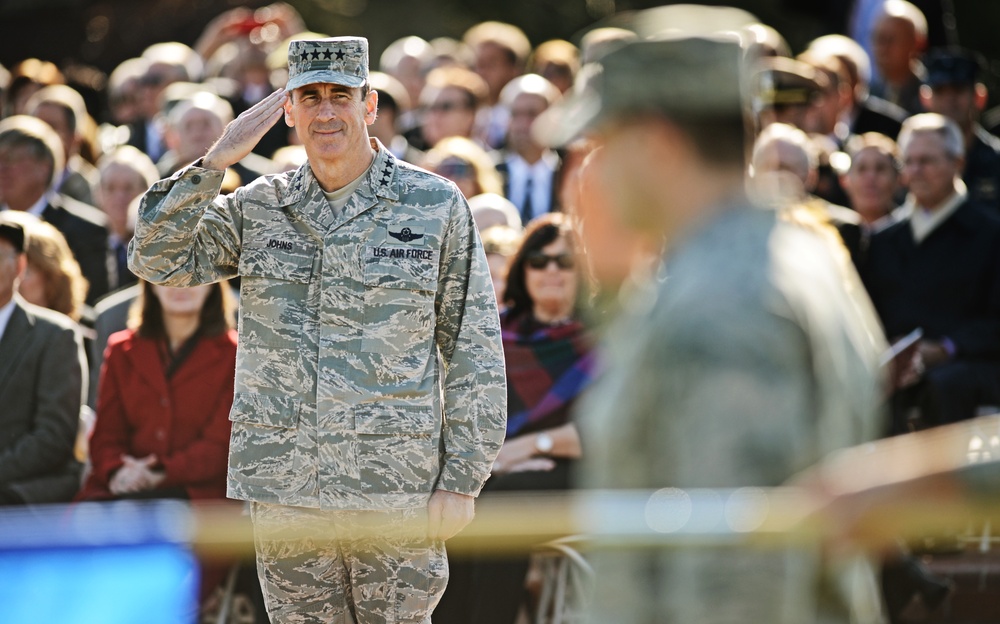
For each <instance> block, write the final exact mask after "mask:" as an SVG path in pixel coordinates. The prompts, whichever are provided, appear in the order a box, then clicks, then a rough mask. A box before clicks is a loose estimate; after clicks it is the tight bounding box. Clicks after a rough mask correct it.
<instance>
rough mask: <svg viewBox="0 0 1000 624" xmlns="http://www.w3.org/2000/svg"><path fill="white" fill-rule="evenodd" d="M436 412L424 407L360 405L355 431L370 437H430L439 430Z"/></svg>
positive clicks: (356, 411)
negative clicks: (435, 417)
mask: <svg viewBox="0 0 1000 624" xmlns="http://www.w3.org/2000/svg"><path fill="white" fill-rule="evenodd" d="M436 425H437V423H436V422H435V421H434V410H433V409H432V408H430V407H425V406H422V405H359V406H357V407H355V408H354V429H355V431H357V432H358V433H361V434H369V435H407V434H408V435H430V434H433V433H434V432H435V430H436V429H437V427H436Z"/></svg>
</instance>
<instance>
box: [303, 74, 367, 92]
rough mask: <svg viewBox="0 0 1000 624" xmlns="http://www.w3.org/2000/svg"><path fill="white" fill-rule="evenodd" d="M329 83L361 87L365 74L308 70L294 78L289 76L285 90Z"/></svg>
mask: <svg viewBox="0 0 1000 624" xmlns="http://www.w3.org/2000/svg"><path fill="white" fill-rule="evenodd" d="M317 83H328V84H336V85H343V86H345V87H360V86H362V85H364V84H365V78H364V76H354V75H351V74H344V73H341V72H334V71H320V70H314V71H307V72H302V73H301V74H299V75H298V76H295V77H294V78H289V80H288V84H286V85H285V91H291V90H293V89H298V88H299V87H304V86H306V85H310V84H317Z"/></svg>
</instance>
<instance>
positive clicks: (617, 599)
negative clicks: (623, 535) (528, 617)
mask: <svg viewBox="0 0 1000 624" xmlns="http://www.w3.org/2000/svg"><path fill="white" fill-rule="evenodd" d="M686 10H687V11H692V12H693V14H691V13H685V12H684V11H685V9H680V10H679V11H678V16H679V18H688V19H691V20H696V21H697V18H699V17H701V20H700V21H703V22H704V23H706V24H708V25H711V27H712V28H714V25H715V24H718V23H719V20H717V19H714V18H713V15H714V14H715V13H716V12H717V11H720V10H721V9H717V8H716V9H711V10H708V9H686ZM703 15H704V16H703ZM641 19H642V17H641V16H640V17H639V20H641ZM706 31H707V29H702V30H701V31H698V32H706ZM681 32H688V31H681ZM742 56H743V50H742V48H741V45H740V44H739V43H738V42H737V41H736V40H734V39H729V38H724V37H722V36H721V35H720V36H719V37H718V38H716V37H715V36H704V37H702V36H695V35H691V34H687V35H684V36H678V37H676V38H671V39H661V40H644V41H636V42H634V43H631V44H628V45H626V46H625V47H623V48H620V49H619V50H617V51H614V52H611V53H609V54H608V55H607V56H605V57H604V58H603V60H602V65H603V72H602V73H601V74H600V75H599V77H598V78H597V79H596V80H595V81H594V82H595V84H594V87H593V90H592V91H591V92H590V93H589V94H588V93H587V92H586V91H585V92H584V93H583V95H582V97H581V98H580V99H571V100H569V101H568V103H567V104H563V105H557V106H556V107H554V108H553V109H552V110H553V111H555V112H556V113H555V114H554V115H553V117H556V118H557V119H559V117H558V116H557V115H558V113H559V112H563V113H564V116H562V117H561V123H562V125H561V127H560V128H559V129H558V130H559V131H558V132H555V133H554V134H558V135H561V136H553V137H550V138H551V139H552V141H553V142H555V143H559V142H562V141H565V140H567V139H569V138H570V137H572V136H573V135H574V134H575V133H576V131H579V130H583V129H587V128H589V129H591V130H593V131H594V132H595V133H596V135H597V140H598V141H599V143H601V144H603V149H604V150H605V154H604V155H603V157H602V158H601V159H600V160H599V161H598V162H599V163H600V167H601V169H599V170H598V172H599V173H600V174H602V175H603V180H604V181H605V183H606V184H607V186H608V190H609V191H610V193H609V195H608V197H609V198H611V206H610V207H611V208H612V209H613V210H614V211H616V214H617V216H618V217H619V218H620V219H622V220H623V221H624V222H626V223H627V224H628V225H630V226H631V227H632V228H634V229H636V230H642V229H645V230H649V231H656V232H657V233H659V234H661V235H662V237H663V240H664V242H665V248H666V250H667V251H666V255H665V257H664V258H663V266H662V272H663V279H662V280H657V281H656V282H654V284H652V285H651V287H652V288H651V289H650V292H648V293H646V294H647V297H645V298H640V299H638V300H634V301H633V302H632V305H631V306H630V309H629V310H628V311H627V312H626V313H625V315H624V317H622V318H619V319H618V321H619V322H618V323H617V324H616V325H615V326H614V327H612V328H611V329H610V330H609V335H608V337H607V342H606V347H607V349H606V353H605V357H606V358H608V359H607V360H605V362H606V365H605V367H604V371H605V372H604V377H603V378H602V379H599V380H598V381H597V382H596V384H595V386H594V389H593V392H592V395H591V396H590V397H589V400H586V399H585V401H586V403H587V405H586V406H585V407H584V414H583V415H582V416H581V422H582V427H583V430H584V437H583V448H584V456H585V458H586V459H585V460H584V463H585V464H586V467H585V469H584V471H583V474H582V482H583V484H584V485H586V486H588V487H601V488H671V487H677V488H698V487H709V488H737V487H754V486H773V485H778V484H781V483H782V482H784V481H785V480H786V479H787V478H789V477H790V476H791V475H793V474H795V473H796V472H797V471H799V470H802V469H804V468H805V467H806V466H809V465H810V464H812V463H814V462H815V461H817V460H818V459H819V458H820V457H822V456H823V454H824V453H826V452H828V451H830V450H833V449H835V448H839V447H843V446H847V445H851V444H856V443H858V442H860V441H862V440H867V439H869V438H871V437H873V436H874V435H875V434H876V433H877V431H878V425H879V423H878V418H877V411H878V410H877V404H878V400H879V398H880V393H881V387H880V384H879V380H878V375H877V366H878V353H879V351H880V348H881V346H882V341H881V339H880V338H879V337H878V336H879V334H878V328H877V323H876V321H875V319H874V317H873V315H872V314H871V313H870V310H868V309H867V308H866V307H865V302H864V301H862V300H857V299H854V298H852V296H851V294H849V292H848V288H850V287H854V288H856V289H860V285H857V283H856V280H855V281H854V282H853V283H852V282H851V281H850V279H849V276H850V274H849V273H847V272H844V271H843V270H842V269H843V264H840V263H838V261H837V260H836V259H835V258H834V257H833V255H832V254H831V253H830V251H829V247H827V246H826V245H825V244H824V243H823V242H822V241H821V240H820V239H819V238H818V235H817V234H816V233H815V232H813V231H811V230H808V229H806V228H805V227H802V226H799V225H796V224H793V223H790V222H786V221H783V220H781V218H780V217H779V215H778V214H777V213H775V212H774V211H770V210H765V209H761V208H755V207H752V206H751V204H750V203H749V201H748V200H747V199H746V198H745V196H744V191H743V183H744V170H745V158H744V153H745V146H744V143H743V141H744V138H745V136H746V134H745V129H744V115H743V107H742V93H741V89H740V85H741V84H742V83H744V80H743V78H744V76H743V75H742V72H743V69H742ZM567 110H569V111H575V114H569V115H566V114H565V111H567ZM550 120H551V117H550ZM650 509H651V510H653V511H654V512H655V506H654V507H651V508H650ZM649 521H650V522H651V523H652V524H653V526H657V525H658V524H660V523H662V526H663V527H664V530H665V531H669V530H670V529H669V528H668V527H669V526H670V524H671V522H672V519H671V518H669V517H658V516H656V515H655V513H654V514H653V515H650V516H649ZM693 521H695V522H696V521H697V520H693ZM851 561H852V562H853V561H854V560H851ZM838 563H840V564H842V566H841V568H840V569H841V571H843V570H845V569H855V568H851V567H850V566H848V564H847V562H846V561H839V562H838ZM595 569H596V575H597V578H598V579H599V582H598V583H597V589H596V591H597V596H596V597H595V600H594V601H593V610H594V615H593V618H592V621H594V622H626V623H639V622H641V623H652V622H698V623H701V624H704V623H710V624H711V623H730V622H733V623H735V622H740V623H743V622H769V623H779V622H787V623H789V624H793V623H794V624H801V623H802V622H819V621H822V622H831V621H833V622H840V621H844V622H846V621H848V613H847V606H846V604H845V600H846V597H845V596H843V595H839V594H835V593H829V592H827V591H824V589H823V588H826V587H831V585H829V584H826V583H824V582H823V581H824V580H825V579H824V569H823V566H822V565H821V560H820V557H819V553H818V552H816V551H813V550H811V549H791V548H788V549H775V550H759V551H758V550H734V549H725V548H723V549H715V548H709V549H696V548H682V549H669V550H659V549H641V550H629V551H627V552H617V553H616V552H612V551H607V552H601V553H599V554H598V555H597V557H596V559H595ZM857 569H864V568H863V567H859V568H857ZM859 574H860V573H859ZM860 578H862V577H861V576H859V577H857V578H852V579H851V580H852V581H855V580H858V579H860ZM865 578H868V580H869V581H872V582H871V584H869V585H868V586H867V587H869V588H870V589H871V592H870V593H867V594H857V593H856V594H854V595H852V596H850V598H851V600H852V606H853V607H854V608H855V611H854V612H853V613H851V616H852V617H854V618H855V620H856V621H876V620H877V617H878V607H877V596H876V595H875V594H876V592H875V589H874V583H873V579H872V578H871V575H870V574H869V575H868V576H867V577H865ZM843 580H844V578H843V577H840V576H838V581H843ZM856 586H857V585H852V587H856ZM862 586H863V585H862Z"/></svg>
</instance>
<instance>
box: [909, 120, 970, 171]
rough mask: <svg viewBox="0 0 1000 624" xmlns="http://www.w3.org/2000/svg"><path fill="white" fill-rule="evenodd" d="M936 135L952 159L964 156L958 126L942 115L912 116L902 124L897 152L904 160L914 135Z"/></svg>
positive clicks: (962, 142)
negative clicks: (941, 139)
mask: <svg viewBox="0 0 1000 624" xmlns="http://www.w3.org/2000/svg"><path fill="white" fill-rule="evenodd" d="M918 133H922V134H928V133H933V134H938V135H940V136H941V138H943V139H944V145H945V150H946V151H947V152H948V154H949V155H950V156H952V157H953V158H960V157H963V156H965V139H964V138H963V137H962V130H961V129H960V128H959V127H958V124H957V123H955V122H954V121H952V120H951V119H949V118H947V117H945V116H944V115H939V114H937V113H921V114H919V115H914V116H913V117H910V118H909V119H907V120H906V121H904V122H903V128H902V129H901V130H900V131H899V139H898V140H897V141H896V143H897V144H898V145H899V151H900V153H902V154H903V159H904V160H905V159H906V148H907V147H908V146H909V144H910V141H911V140H912V139H913V135H914V134H918Z"/></svg>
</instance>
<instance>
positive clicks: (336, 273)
mask: <svg viewBox="0 0 1000 624" xmlns="http://www.w3.org/2000/svg"><path fill="white" fill-rule="evenodd" d="M372 144H373V146H375V147H376V148H377V149H378V153H377V154H376V156H375V160H374V162H373V164H372V166H371V168H370V169H369V171H368V173H367V174H366V175H367V178H366V179H365V181H364V183H363V184H361V186H360V187H359V188H358V190H357V191H355V192H354V194H353V195H352V196H351V198H350V199H349V201H348V203H347V205H346V206H344V208H343V210H341V211H340V212H339V213H337V214H335V213H334V212H333V210H332V209H331V207H330V204H329V202H328V201H327V199H326V198H325V196H324V195H323V192H322V189H321V188H320V186H319V184H318V183H317V182H316V180H315V178H314V176H313V173H312V170H311V169H310V168H309V165H308V164H306V165H303V166H302V167H301V168H300V169H298V170H297V171H295V172H290V173H286V174H280V175H274V176H266V177H264V178H261V179H258V180H256V181H254V182H253V183H251V184H249V185H247V186H245V187H242V188H240V189H237V190H236V192H235V193H233V194H231V195H226V196H219V189H220V185H221V183H222V175H223V174H222V172H221V171H213V170H207V169H202V168H199V167H196V166H190V167H187V168H185V169H182V170H180V171H178V172H177V173H176V174H175V175H174V176H172V177H171V178H169V179H166V180H161V181H159V182H157V183H156V184H155V185H153V186H152V187H151V188H150V189H149V191H147V193H146V194H145V196H144V197H143V200H142V206H141V208H140V214H139V219H138V222H137V224H136V230H135V238H134V239H133V240H132V243H131V247H130V259H129V266H130V268H131V269H132V270H133V271H134V272H135V273H136V274H137V275H139V276H140V277H142V278H143V279H147V280H149V281H151V282H153V283H156V284H165V285H169V286H193V285H196V284H205V283H210V282H215V281H218V280H221V279H225V278H229V277H233V276H236V275H239V276H240V277H241V286H240V297H241V299H240V313H239V350H238V355H237V370H236V396H235V400H234V401H233V408H232V412H231V414H230V419H231V420H232V421H233V434H232V440H231V443H230V457H229V487H228V493H229V496H230V497H232V498H237V499H243V500H252V501H259V502H266V503H277V504H281V505H295V506H300V507H319V508H322V509H355V510H364V509H405V508H422V507H425V506H426V504H427V501H428V499H429V497H430V495H431V493H432V492H433V490H434V489H435V488H436V489H442V490H448V491H452V492H458V493H462V494H470V495H476V494H478V492H479V490H480V488H481V487H482V484H483V482H484V481H485V480H486V477H487V476H488V474H489V471H490V467H491V465H492V462H493V458H494V457H495V456H496V453H497V452H498V450H499V448H500V445H501V443H502V441H503V435H504V429H505V420H506V389H505V378H504V364H503V351H502V346H501V342H500V330H499V322H498V317H497V310H496V303H495V300H494V295H493V290H492V287H491V285H490V278H489V269H488V267H487V265H486V259H485V255H484V253H483V250H482V245H481V243H480V242H479V238H478V234H477V233H476V230H475V226H474V224H473V221H472V217H471V214H470V212H469V208H468V205H467V204H466V203H465V200H464V199H463V198H462V196H461V194H460V192H459V191H458V189H457V188H456V187H455V186H454V184H451V183H450V182H447V181H446V180H444V179H443V178H440V177H438V176H435V175H433V174H430V173H428V172H425V171H423V170H420V169H417V168H415V167H411V166H409V165H407V164H405V163H401V162H398V161H397V160H396V159H395V158H394V157H393V156H392V155H391V154H390V153H389V151H388V150H386V149H385V148H384V147H382V146H381V145H380V144H378V143H377V141H373V143H372Z"/></svg>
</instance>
